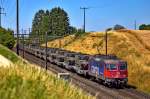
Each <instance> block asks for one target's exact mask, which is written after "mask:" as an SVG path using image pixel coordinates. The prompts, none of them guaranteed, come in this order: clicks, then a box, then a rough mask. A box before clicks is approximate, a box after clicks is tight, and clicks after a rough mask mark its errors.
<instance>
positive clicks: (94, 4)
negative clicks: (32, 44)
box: [1, 0, 150, 31]
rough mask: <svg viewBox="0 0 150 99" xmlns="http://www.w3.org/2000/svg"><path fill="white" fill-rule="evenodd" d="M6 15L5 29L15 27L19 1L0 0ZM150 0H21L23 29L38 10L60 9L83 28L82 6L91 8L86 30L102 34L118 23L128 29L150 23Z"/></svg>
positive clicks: (30, 22) (21, 26)
mask: <svg viewBox="0 0 150 99" xmlns="http://www.w3.org/2000/svg"><path fill="white" fill-rule="evenodd" d="M1 1H2V2H1V5H2V6H3V7H4V8H5V12H6V13H7V15H6V16H2V25H3V27H5V28H12V29H14V30H15V28H16V20H15V19H16V18H15V17H16V11H15V10H16V6H15V3H16V0H1ZM149 5H150V0H20V29H22V28H24V29H27V28H30V27H31V25H32V20H33V17H34V15H35V13H36V12H37V11H38V10H39V9H45V10H46V9H49V10H50V9H51V8H53V7H58V6H60V7H61V8H63V9H64V10H65V11H67V13H68V15H69V17H70V23H71V25H72V26H76V27H78V28H82V27H83V11H82V10H80V7H90V9H89V10H87V13H86V30H87V31H103V30H105V29H106V28H108V27H112V26H113V25H115V24H121V25H124V26H125V27H127V28H129V29H133V28H134V20H137V23H138V24H142V23H145V24H149V23H150V13H149V9H150V6H149Z"/></svg>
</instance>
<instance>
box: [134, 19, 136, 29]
mask: <svg viewBox="0 0 150 99" xmlns="http://www.w3.org/2000/svg"><path fill="white" fill-rule="evenodd" d="M134 29H135V30H136V29H137V23H136V20H135V21H134Z"/></svg>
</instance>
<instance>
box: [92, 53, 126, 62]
mask: <svg viewBox="0 0 150 99" xmlns="http://www.w3.org/2000/svg"><path fill="white" fill-rule="evenodd" d="M93 59H94V60H95V61H104V62H106V63H115V62H125V61H124V60H122V59H120V58H118V57H117V56H116V55H95V56H93Z"/></svg>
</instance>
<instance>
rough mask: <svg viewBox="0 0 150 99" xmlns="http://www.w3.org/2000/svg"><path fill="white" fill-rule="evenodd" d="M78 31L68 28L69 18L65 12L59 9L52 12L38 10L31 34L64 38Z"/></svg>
mask: <svg viewBox="0 0 150 99" xmlns="http://www.w3.org/2000/svg"><path fill="white" fill-rule="evenodd" d="M78 31H79V30H78V29H76V28H75V27H72V26H70V22H69V17H68V14H67V12H66V11H64V10H63V9H61V8H60V7H56V8H53V9H52V10H50V11H49V10H46V11H44V10H39V11H38V12H37V13H36V14H35V17H34V19H33V22H32V34H39V35H40V34H45V32H48V35H51V36H64V35H68V34H73V33H76V32H78Z"/></svg>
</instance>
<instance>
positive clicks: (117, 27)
mask: <svg viewBox="0 0 150 99" xmlns="http://www.w3.org/2000/svg"><path fill="white" fill-rule="evenodd" d="M121 29H125V27H124V26H122V25H118V24H117V25H115V26H114V30H121Z"/></svg>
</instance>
